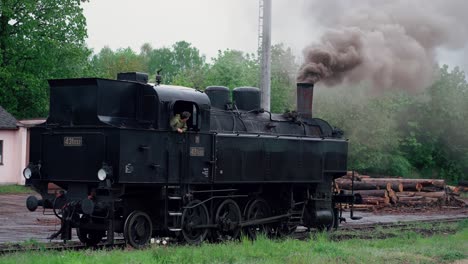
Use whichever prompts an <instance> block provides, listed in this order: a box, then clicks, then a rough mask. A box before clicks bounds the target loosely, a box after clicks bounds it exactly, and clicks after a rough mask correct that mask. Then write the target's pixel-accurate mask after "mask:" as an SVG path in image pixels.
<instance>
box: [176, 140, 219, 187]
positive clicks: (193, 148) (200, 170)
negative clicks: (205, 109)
mask: <svg viewBox="0 0 468 264" xmlns="http://www.w3.org/2000/svg"><path fill="white" fill-rule="evenodd" d="M213 140H214V135H213V134H210V133H197V132H189V133H187V148H188V149H187V153H188V163H189V164H188V173H187V175H186V176H187V178H186V179H184V180H185V181H186V182H188V183H211V182H212V181H213V173H212V172H213V169H214V167H215V158H214V156H213V154H214V153H213V144H214V143H213Z"/></svg>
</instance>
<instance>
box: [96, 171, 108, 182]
mask: <svg viewBox="0 0 468 264" xmlns="http://www.w3.org/2000/svg"><path fill="white" fill-rule="evenodd" d="M97 177H98V179H99V180H100V181H104V180H105V179H106V178H107V172H106V170H105V169H100V170H99V171H98V173H97Z"/></svg>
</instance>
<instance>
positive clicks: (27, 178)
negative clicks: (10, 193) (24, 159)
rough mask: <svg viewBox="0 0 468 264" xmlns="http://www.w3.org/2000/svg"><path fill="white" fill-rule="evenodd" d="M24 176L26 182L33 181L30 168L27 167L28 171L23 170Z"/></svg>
mask: <svg viewBox="0 0 468 264" xmlns="http://www.w3.org/2000/svg"><path fill="white" fill-rule="evenodd" d="M23 176H24V178H25V179H26V180H29V179H31V176H32V170H31V169H30V168H29V167H26V169H24V170H23Z"/></svg>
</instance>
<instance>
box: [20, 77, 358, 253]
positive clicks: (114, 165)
mask: <svg viewBox="0 0 468 264" xmlns="http://www.w3.org/2000/svg"><path fill="white" fill-rule="evenodd" d="M147 78H148V76H147V75H146V74H142V73H122V74H119V76H118V80H108V79H99V78H82V79H62V80H50V81H49V85H50V114H49V117H48V118H47V121H46V122H45V123H44V124H41V125H38V126H36V127H34V128H32V129H31V133H30V163H29V165H28V166H27V168H26V169H25V170H24V176H25V177H26V179H27V181H26V182H27V185H30V186H32V187H33V188H34V189H35V190H36V191H37V192H38V193H40V194H41V196H42V198H41V199H37V198H36V197H34V196H30V197H29V198H28V199H27V202H26V204H27V207H28V209H29V210H31V211H33V210H36V209H37V207H38V206H42V207H43V208H44V209H52V210H53V212H54V213H55V214H56V216H57V217H59V218H60V219H61V228H60V230H59V231H58V232H57V233H55V234H53V235H52V236H51V238H58V236H60V238H61V239H63V240H69V239H71V236H72V230H73V229H74V228H76V231H77V235H78V238H79V239H80V241H82V242H83V243H86V244H87V245H89V246H92V245H95V244H97V243H99V242H100V241H102V240H103V239H104V238H106V241H107V242H108V243H113V241H114V233H123V235H124V237H125V240H126V241H127V243H129V244H130V245H132V246H133V247H141V246H144V245H146V244H147V243H149V241H150V239H151V238H152V237H154V236H158V237H165V236H167V237H173V238H179V239H183V240H185V241H186V242H188V243H199V242H201V241H203V240H205V239H208V238H209V239H212V240H226V239H234V238H236V237H238V236H239V234H240V232H241V231H242V230H243V231H245V232H247V234H248V235H250V236H253V237H254V236H255V235H256V234H257V232H266V233H269V234H278V235H282V234H287V233H290V232H292V231H293V230H294V229H295V228H296V227H297V226H298V225H302V226H306V227H309V228H318V229H328V228H332V227H334V226H335V227H336V226H337V225H338V210H337V209H336V208H335V207H336V204H337V203H349V202H352V200H353V199H352V196H350V195H343V194H337V193H334V192H333V188H332V187H333V183H334V179H335V178H336V177H338V176H341V175H344V174H346V166H347V148H348V143H347V141H346V140H345V139H343V138H342V133H341V132H340V131H339V130H337V129H334V128H332V127H331V126H330V125H329V124H328V123H327V122H325V121H324V120H321V119H317V118H312V112H311V110H312V95H313V87H314V85H313V84H304V83H302V84H301V83H300V84H298V86H297V87H298V88H297V104H298V111H297V112H291V113H285V114H272V113H270V112H267V111H264V110H263V109H261V108H260V91H259V89H257V88H252V87H240V88H236V89H234V90H233V92H232V99H233V100H231V99H230V98H231V93H230V90H229V89H228V88H226V87H219V86H217V87H208V88H207V89H206V90H205V91H204V92H202V91H198V90H195V89H191V88H185V87H178V86H168V85H161V84H156V85H152V84H148V83H147ZM183 111H187V112H190V113H191V117H190V119H189V120H188V121H187V124H188V131H187V132H185V133H177V132H173V131H172V129H171V127H170V125H169V123H170V120H171V118H172V117H173V116H174V115H175V114H178V113H181V112H183ZM50 183H53V184H55V185H57V186H59V187H60V188H61V189H62V190H61V191H52V190H49V186H50Z"/></svg>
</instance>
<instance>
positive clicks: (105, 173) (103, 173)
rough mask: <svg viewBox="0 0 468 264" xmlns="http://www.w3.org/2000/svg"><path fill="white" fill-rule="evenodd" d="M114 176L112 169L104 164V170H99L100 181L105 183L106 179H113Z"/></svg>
mask: <svg viewBox="0 0 468 264" xmlns="http://www.w3.org/2000/svg"><path fill="white" fill-rule="evenodd" d="M111 176H112V167H111V166H108V165H107V164H105V163H103V164H102V168H101V169H99V170H98V172H97V177H98V179H99V180H100V181H105V180H106V179H109V178H111Z"/></svg>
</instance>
